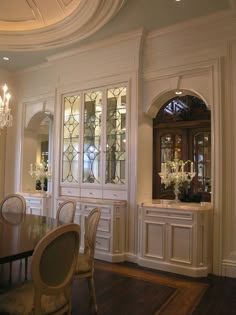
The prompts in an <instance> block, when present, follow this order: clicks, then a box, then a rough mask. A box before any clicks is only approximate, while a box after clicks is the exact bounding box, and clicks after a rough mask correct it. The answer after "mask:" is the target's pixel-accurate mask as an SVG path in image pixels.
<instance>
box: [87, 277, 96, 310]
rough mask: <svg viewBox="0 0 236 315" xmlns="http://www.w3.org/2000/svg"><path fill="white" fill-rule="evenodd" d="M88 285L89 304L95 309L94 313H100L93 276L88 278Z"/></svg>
mask: <svg viewBox="0 0 236 315" xmlns="http://www.w3.org/2000/svg"><path fill="white" fill-rule="evenodd" d="M88 287H89V305H90V307H91V308H92V307H93V309H94V314H97V313H98V306H97V301H96V292H95V285H94V279H93V277H89V278H88Z"/></svg>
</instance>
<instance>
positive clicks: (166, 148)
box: [161, 134, 182, 163]
mask: <svg viewBox="0 0 236 315" xmlns="http://www.w3.org/2000/svg"><path fill="white" fill-rule="evenodd" d="M174 158H178V159H182V136H181V135H178V134H176V135H173V134H165V135H163V136H161V163H163V162H166V161H172V160H173V159H174Z"/></svg>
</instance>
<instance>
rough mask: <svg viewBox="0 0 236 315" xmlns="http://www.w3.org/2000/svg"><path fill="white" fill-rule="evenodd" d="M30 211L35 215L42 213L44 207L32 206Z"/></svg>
mask: <svg viewBox="0 0 236 315" xmlns="http://www.w3.org/2000/svg"><path fill="white" fill-rule="evenodd" d="M30 213H31V214H34V215H42V209H40V208H30Z"/></svg>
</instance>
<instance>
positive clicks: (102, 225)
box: [98, 217, 111, 233]
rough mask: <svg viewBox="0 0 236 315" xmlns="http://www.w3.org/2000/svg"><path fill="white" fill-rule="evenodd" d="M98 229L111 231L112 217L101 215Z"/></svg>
mask: <svg viewBox="0 0 236 315" xmlns="http://www.w3.org/2000/svg"><path fill="white" fill-rule="evenodd" d="M98 231H100V232H106V233H111V219H110V218H104V217H101V218H100V220H99V223H98Z"/></svg>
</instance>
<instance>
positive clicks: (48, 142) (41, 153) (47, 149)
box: [22, 111, 53, 193]
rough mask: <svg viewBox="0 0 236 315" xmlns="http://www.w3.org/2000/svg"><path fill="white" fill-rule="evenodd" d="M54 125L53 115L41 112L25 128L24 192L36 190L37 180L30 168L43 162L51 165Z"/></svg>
mask: <svg viewBox="0 0 236 315" xmlns="http://www.w3.org/2000/svg"><path fill="white" fill-rule="evenodd" d="M52 125H53V116H52V114H51V113H50V112H48V111H40V112H37V113H35V114H34V116H33V117H31V119H30V120H29V121H28V123H27V125H26V126H25V128H24V138H23V159H22V192H31V193H32V192H35V190H36V182H35V179H34V178H32V177H31V176H30V174H29V171H30V167H32V168H34V167H35V163H41V162H45V163H46V164H48V165H51V159H52V156H51V152H52ZM31 165H32V166H31ZM48 188H49V187H48ZM49 190H50V189H49Z"/></svg>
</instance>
